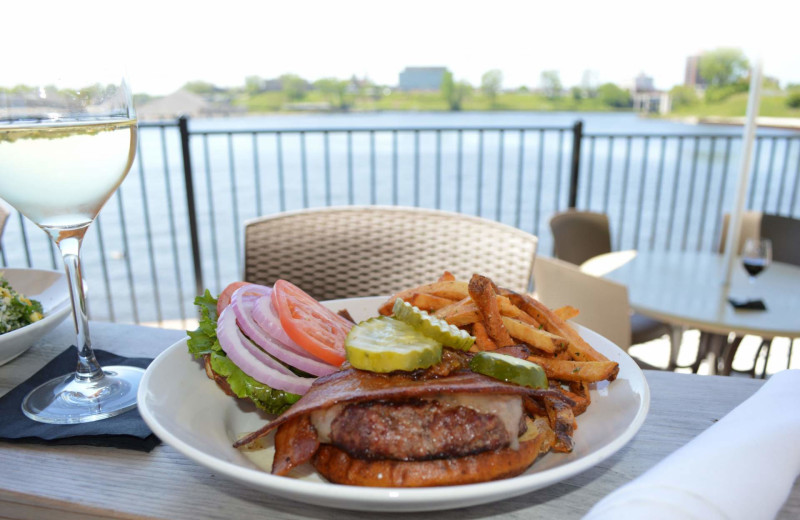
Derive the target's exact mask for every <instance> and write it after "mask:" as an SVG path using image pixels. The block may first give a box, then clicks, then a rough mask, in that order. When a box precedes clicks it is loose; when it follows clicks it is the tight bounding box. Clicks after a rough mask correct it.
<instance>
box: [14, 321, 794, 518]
mask: <svg viewBox="0 0 800 520" xmlns="http://www.w3.org/2000/svg"><path fill="white" fill-rule="evenodd" d="M71 326H72V325H71V323H69V322H65V323H63V324H61V325H60V326H59V327H58V328H56V329H55V330H54V331H53V332H52V333H51V334H49V335H48V336H46V337H45V338H43V339H42V340H41V341H40V342H39V343H38V344H37V345H35V346H34V347H33V348H32V349H30V350H29V351H27V352H26V353H25V354H23V355H22V356H20V357H19V358H17V359H16V360H14V361H13V362H11V363H8V364H7V365H4V366H2V367H0V394H5V393H6V392H7V391H8V390H10V389H11V388H13V387H14V386H15V385H17V384H19V383H21V382H22V381H24V380H25V379H27V378H28V377H29V376H30V375H32V374H33V373H34V372H35V371H36V370H38V369H39V368H40V367H41V366H43V365H44V364H45V363H46V362H47V361H48V360H49V359H51V358H52V357H54V356H55V355H56V354H58V353H59V352H61V351H63V350H64V348H66V346H67V345H68V344H69V342H70V339H71V337H72V330H71ZM91 333H92V339H93V344H94V345H95V347H96V348H98V349H104V350H110V351H112V352H115V353H119V354H124V355H138V356H155V355H157V354H158V353H159V352H161V351H162V350H164V349H165V348H167V347H168V346H170V345H171V344H173V343H174V342H176V341H178V340H180V339H181V338H182V337H183V336H184V334H183V332H181V331H176V330H166V329H155V328H147V327H138V326H133V325H119V324H110V323H99V322H92V323H91ZM645 375H646V377H647V380H648V383H649V385H650V390H651V396H652V401H651V406H650V413H649V415H648V417H647V420H646V422H645V423H644V426H643V427H642V429H641V430H640V431H639V433H638V434H637V435H636V436H635V437H634V438H633V440H631V442H629V443H628V444H627V445H626V446H625V447H623V448H622V449H621V450H620V451H619V452H617V453H616V454H615V455H613V456H612V457H610V458H608V459H607V460H605V461H603V462H601V463H600V464H598V465H597V466H595V467H593V468H591V469H589V470H587V471H585V472H583V473H580V474H578V475H576V476H574V477H572V478H569V479H567V480H564V481H562V482H560V483H558V484H554V485H552V486H550V487H547V488H544V489H541V490H539V491H535V492H532V493H529V494H526V495H522V496H519V497H515V498H510V499H507V500H504V501H501V502H496V503H492V504H486V505H481V506H475V507H471V508H468V509H462V510H452V511H440V512H437V513H436V516H437V518H440V519H442V520H451V519H452V520H456V519H458V520H463V519H464V518H498V519H516V518H533V517H553V518H580V517H581V516H583V515H584V514H585V513H586V512H587V511H588V510H589V509H590V508H591V507H592V506H593V505H594V504H595V503H596V502H598V501H599V500H600V499H601V498H603V497H604V496H606V495H608V494H609V493H610V492H612V491H614V490H615V489H617V488H618V487H620V486H622V485H623V484H625V483H627V482H629V481H630V480H632V479H634V478H636V477H637V476H639V475H641V474H642V473H643V472H644V471H646V470H647V469H649V468H651V467H652V466H654V465H655V464H656V463H658V462H659V461H660V460H662V459H663V458H664V457H666V456H667V455H669V454H670V453H672V452H673V451H675V450H676V449H678V448H679V447H681V446H683V445H684V444H686V443H687V442H688V441H690V440H691V439H692V438H694V437H695V436H697V435H698V434H699V433H700V432H702V431H703V430H705V429H706V428H708V427H709V426H711V425H712V424H713V423H714V422H716V421H717V420H719V419H720V418H722V417H723V416H724V415H725V414H727V413H728V412H729V411H730V410H732V409H733V408H734V407H736V406H737V405H738V404H739V403H741V402H742V401H744V400H745V399H747V398H748V397H749V396H750V395H752V394H753V393H754V392H755V391H756V390H758V388H759V387H760V386H761V384H762V382H761V381H757V380H752V379H745V378H731V377H718V376H698V375H692V374H677V373H671V372H656V371H646V372H645ZM382 515H386V513H383V514H382ZM375 516H376V515H375V513H361V512H353V511H343V510H335V509H327V508H322V507H317V506H311V505H306V504H301V503H298V502H293V501H290V500H287V499H284V498H281V497H277V496H272V495H268V494H265V493H263V492H261V491H256V490H253V489H250V488H246V487H242V486H241V485H239V484H237V483H235V482H233V481H230V480H227V479H225V478H223V477H221V476H218V475H215V474H214V473H213V472H212V471H211V470H210V469H207V468H205V467H203V466H199V465H197V464H195V463H194V462H192V461H190V460H189V459H187V458H185V457H183V456H182V455H181V454H179V453H178V452H176V451H175V450H173V449H172V448H170V447H169V446H166V445H160V446H158V447H157V448H155V449H154V450H153V451H152V452H150V453H141V452H136V451H130V450H122V449H115V448H99V447H89V446H44V445H27V444H11V443H6V442H0V518H25V519H29V518H56V517H57V518H62V519H72V518H75V519H78V518H80V519H82V520H86V519H95V518H107V517H112V518H126V519H127V518H137V519H139V518H165V519H167V518H168V519H184V518H185V519H191V520H196V519H198V518H209V519H217V518H219V519H229V518H236V519H247V518H258V519H261V520H263V519H265V518H269V519H301V518H302V519H308V518H326V519H336V518H342V519H345V518H348V519H349V518H355V519H361V518H363V519H368V518H369V519H371V518H375ZM391 516H394V515H391ZM430 517H431V513H406V514H404V518H420V519H422V518H430ZM798 517H800V481H798V482H795V485H794V488H793V490H792V493H791V495H790V497H789V499H788V500H787V502H786V503H785V504H784V506H783V509H782V510H781V512H780V514H779V518H787V519H788V518H798Z"/></svg>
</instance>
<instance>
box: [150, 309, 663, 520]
mask: <svg viewBox="0 0 800 520" xmlns="http://www.w3.org/2000/svg"><path fill="white" fill-rule="evenodd" d="M383 301H384V298H359V299H353V300H337V301H333V302H327V305H329V306H330V307H331V308H333V309H335V310H336V309H340V308H347V309H348V310H349V311H350V314H351V315H352V316H353V318H355V319H356V320H361V319H364V318H367V317H369V316H373V315H375V314H376V312H377V308H378V305H379V304H380V303H383ZM578 330H579V331H580V332H581V335H582V336H583V337H584V338H585V339H586V340H587V341H588V342H589V343H590V344H591V345H592V346H593V347H595V348H596V349H597V350H599V351H600V352H602V353H603V354H605V355H606V356H608V357H609V358H610V359H612V360H614V361H617V362H618V363H619V365H620V371H619V376H618V377H617V379H616V381H614V382H613V383H611V384H610V385H609V384H603V385H601V386H600V387H599V388H597V389H596V390H594V391H593V392H592V404H591V406H589V409H588V411H587V412H585V413H584V414H583V415H580V416H579V417H578V426H579V427H578V429H577V430H576V431H575V437H574V439H575V449H574V451H573V452H572V453H569V454H563V453H548V454H546V455H544V456H543V457H541V458H540V459H539V460H537V461H536V463H535V464H534V465H533V466H532V467H531V468H530V469H528V471H527V472H525V473H524V474H522V475H520V476H518V477H515V478H510V479H505V480H499V481H494V482H486V483H482V484H470V485H464V486H450V487H447V488H442V487H438V488H422V489H407V488H364V487H356V486H343V485H336V484H331V483H328V482H327V481H325V480H324V479H322V478H321V477H320V476H319V475H318V474H317V473H316V472H315V471H314V470H313V468H310V467H304V468H298V470H300V471H297V470H295V472H293V473H292V478H287V477H277V476H274V475H271V474H270V473H269V468H270V467H271V464H272V453H273V450H272V448H271V439H270V441H269V443H268V444H269V445H270V447H269V448H267V449H264V450H258V451H249V452H248V451H239V450H236V449H234V448H233V447H231V444H232V443H233V442H234V440H235V439H237V438H239V437H240V436H241V435H242V434H244V433H247V432H251V431H254V430H256V429H258V428H259V427H261V426H262V425H263V424H264V422H265V421H266V420H268V419H269V416H267V415H265V414H262V413H261V412H259V411H257V410H256V409H255V407H253V406H249V405H242V404H239V403H237V402H236V401H235V400H234V399H232V398H231V397H228V396H226V395H225V394H224V393H223V392H222V391H221V390H220V389H219V388H218V387H217V386H216V384H215V383H214V382H213V381H211V380H210V379H208V377H206V374H205V372H204V370H203V367H202V364H201V363H200V362H198V361H195V360H194V359H193V357H192V356H191V355H190V354H189V353H188V351H187V349H186V340H185V339H184V340H181V341H179V342H178V343H176V344H174V345H172V346H171V347H169V348H168V349H167V350H166V351H164V352H163V353H161V355H159V356H158V357H157V358H156V359H155V360H154V361H153V363H152V364H151V365H150V367H149V368H148V369H147V372H146V373H145V375H144V378H143V379H142V382H141V386H140V387H139V411H140V412H141V414H142V417H143V418H144V420H145V421H146V422H147V424H148V425H149V426H150V428H151V429H152V430H153V432H154V433H155V434H156V435H158V437H160V438H161V440H163V441H164V442H165V443H167V444H169V445H170V446H172V447H173V448H175V449H176V450H178V451H179V452H181V453H182V454H184V455H185V456H187V457H189V458H190V459H192V460H194V461H196V462H198V463H200V464H202V465H204V466H206V467H208V468H210V469H211V470H213V471H214V472H216V473H220V474H223V475H225V476H227V477H228V478H231V479H234V480H236V481H239V482H241V483H243V484H246V485H249V486H252V487H254V488H257V489H261V490H263V491H266V492H268V493H272V494H274V495H278V496H281V497H286V498H291V499H294V500H298V501H301V502H306V503H312V504H316V505H322V506H329V507H336V508H342V509H355V510H363V511H433V510H440V509H451V508H458V507H466V506H471V505H476V504H484V503H488V502H494V501H497V500H502V499H504V498H508V497H512V496H517V495H522V494H524V493H528V492H530V491H534V490H536V489H540V488H543V487H545V486H549V485H551V484H554V483H556V482H559V481H561V480H564V479H566V478H568V477H571V476H573V475H575V474H577V473H580V472H581V471H584V470H586V469H588V468H590V467H592V466H594V465H595V464H597V463H599V462H600V461H602V460H604V459H606V458H607V457H609V456H611V455H612V454H614V453H615V452H616V451H617V450H619V449H620V448H621V447H622V446H624V445H625V444H626V443H627V442H628V441H629V440H630V439H631V438H632V437H633V436H634V435H635V434H636V432H637V431H638V430H639V428H640V427H641V426H642V423H643V422H644V420H645V417H646V416H647V411H648V409H649V406H650V390H649V388H648V386H647V381H646V380H645V378H644V374H643V373H642V371H641V370H640V369H639V367H638V366H637V365H636V363H635V362H634V361H633V360H632V359H631V358H630V357H629V356H628V355H627V354H626V353H625V352H623V351H622V350H621V349H620V348H619V347H617V346H616V345H614V344H613V343H611V342H610V341H608V340H607V339H605V338H603V337H602V336H599V335H598V334H596V333H594V332H592V331H590V330H588V329H585V328H580V327H578ZM306 466H308V465H306Z"/></svg>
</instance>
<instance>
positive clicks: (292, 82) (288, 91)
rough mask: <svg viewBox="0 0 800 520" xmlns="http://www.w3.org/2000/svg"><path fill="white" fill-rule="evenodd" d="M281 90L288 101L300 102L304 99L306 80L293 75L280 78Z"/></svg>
mask: <svg viewBox="0 0 800 520" xmlns="http://www.w3.org/2000/svg"><path fill="white" fill-rule="evenodd" d="M280 81H281V88H282V89H283V93H284V94H285V95H286V99H288V100H289V101H300V100H301V99H303V98H304V97H306V80H304V79H303V78H301V77H300V76H297V75H295V74H284V75H283V76H281V77H280Z"/></svg>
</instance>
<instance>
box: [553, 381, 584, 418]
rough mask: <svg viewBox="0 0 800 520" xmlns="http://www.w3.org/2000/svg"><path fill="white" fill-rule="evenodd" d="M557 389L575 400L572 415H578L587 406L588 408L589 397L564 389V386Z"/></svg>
mask: <svg viewBox="0 0 800 520" xmlns="http://www.w3.org/2000/svg"><path fill="white" fill-rule="evenodd" d="M558 391H559V392H561V393H562V394H564V395H566V396H567V397H569V398H570V399H572V400H573V401H574V402H575V404H574V405H573V407H572V413H573V415H575V416H578V415H580V414H582V413H583V412H585V411H586V409H587V408H589V399H588V398H587V397H584V396H583V395H580V394H576V393H574V392H571V391H569V390H565V389H564V388H560V387H559V389H558Z"/></svg>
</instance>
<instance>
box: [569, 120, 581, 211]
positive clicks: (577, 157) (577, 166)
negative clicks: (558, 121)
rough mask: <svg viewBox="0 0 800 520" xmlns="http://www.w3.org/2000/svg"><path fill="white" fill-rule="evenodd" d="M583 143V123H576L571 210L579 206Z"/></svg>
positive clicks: (570, 196) (573, 128) (573, 138)
mask: <svg viewBox="0 0 800 520" xmlns="http://www.w3.org/2000/svg"><path fill="white" fill-rule="evenodd" d="M582 141H583V121H581V120H580V119H579V120H577V121H575V124H574V125H573V126H572V163H571V165H570V176H569V208H570V209H575V206H577V204H578V180H579V177H580V170H581V142H582Z"/></svg>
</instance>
